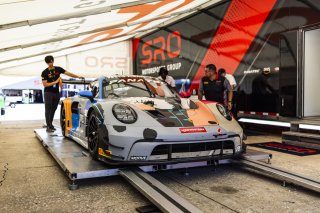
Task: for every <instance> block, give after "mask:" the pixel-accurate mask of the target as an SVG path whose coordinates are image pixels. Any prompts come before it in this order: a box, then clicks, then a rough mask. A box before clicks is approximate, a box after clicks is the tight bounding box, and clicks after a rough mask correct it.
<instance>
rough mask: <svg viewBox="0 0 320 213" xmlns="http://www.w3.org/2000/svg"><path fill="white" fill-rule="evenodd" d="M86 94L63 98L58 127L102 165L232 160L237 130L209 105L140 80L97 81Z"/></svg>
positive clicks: (238, 145)
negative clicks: (59, 125) (102, 163)
mask: <svg viewBox="0 0 320 213" xmlns="http://www.w3.org/2000/svg"><path fill="white" fill-rule="evenodd" d="M90 87H91V88H92V91H80V92H79V96H74V97H70V98H66V99H65V100H64V101H63V103H62V107H61V118H60V122H61V129H62V132H63V135H64V136H66V137H69V138H71V139H73V140H74V141H76V142H77V143H79V144H80V145H81V146H83V147H84V148H86V149H88V151H89V152H90V155H91V156H92V157H93V158H94V159H98V160H101V161H104V162H106V163H108V164H118V165H119V164H121V165H122V164H138V165H146V164H161V163H165V164H168V163H178V162H188V161H203V160H208V161H209V160H215V159H221V158H232V157H235V156H238V155H240V154H241V153H242V151H243V149H244V144H243V130H242V128H241V127H240V125H239V124H238V122H237V121H236V120H234V119H233V117H232V116H231V115H230V114H229V113H228V112H227V111H226V110H225V108H224V107H223V106H222V105H220V104H218V103H215V102H209V101H192V100H189V99H185V98H181V97H180V96H179V95H178V94H177V93H176V92H175V91H174V90H173V89H172V88H170V87H169V86H168V85H167V84H166V83H165V82H162V81H160V80H159V79H157V78H153V77H146V76H117V77H114V78H106V77H100V78H99V79H97V80H95V81H93V82H92V83H91V85H90Z"/></svg>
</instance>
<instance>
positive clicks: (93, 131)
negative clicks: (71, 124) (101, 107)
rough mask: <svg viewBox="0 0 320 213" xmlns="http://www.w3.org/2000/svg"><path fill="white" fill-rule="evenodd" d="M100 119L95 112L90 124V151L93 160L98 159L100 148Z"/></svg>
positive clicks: (91, 115) (90, 118)
mask: <svg viewBox="0 0 320 213" xmlns="http://www.w3.org/2000/svg"><path fill="white" fill-rule="evenodd" d="M98 129H99V127H98V119H97V115H96V113H95V111H93V112H92V113H91V114H90V117H89V123H88V150H89V153H90V155H91V157H92V158H93V159H98V148H99V147H98V146H99V134H98Z"/></svg>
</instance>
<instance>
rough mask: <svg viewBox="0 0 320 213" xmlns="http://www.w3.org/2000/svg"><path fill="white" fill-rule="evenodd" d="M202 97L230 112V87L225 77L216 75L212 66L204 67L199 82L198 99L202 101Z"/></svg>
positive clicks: (215, 70) (214, 67) (215, 69)
mask: <svg viewBox="0 0 320 213" xmlns="http://www.w3.org/2000/svg"><path fill="white" fill-rule="evenodd" d="M203 95H204V96H205V98H206V100H208V101H214V102H218V103H221V104H223V105H224V106H225V107H226V108H228V109H229V110H231V107H232V104H231V103H232V88H231V85H230V83H229V81H228V80H227V79H226V78H225V77H223V76H218V75H217V68H216V66H215V65H214V64H208V65H207V66H206V68H205V76H204V77H203V78H202V79H201V81H200V84H199V92H198V99H199V100H202V98H203Z"/></svg>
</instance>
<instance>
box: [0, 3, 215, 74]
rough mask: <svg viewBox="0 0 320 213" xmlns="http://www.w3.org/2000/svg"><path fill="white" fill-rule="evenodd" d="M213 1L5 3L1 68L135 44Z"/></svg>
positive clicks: (0, 9) (0, 21) (0, 30)
mask: <svg viewBox="0 0 320 213" xmlns="http://www.w3.org/2000/svg"><path fill="white" fill-rule="evenodd" d="M207 2H210V3H215V2H217V0H215V1H212V0H211V1H210V0H163V1H160V0H108V1H106V0H103V1H93V0H86V1H80V0H68V1H65V0H55V1H52V0H32V1H25V0H23V1H22V0H15V1H10V0H0V14H1V19H0V69H3V68H8V67H11V66H16V65H17V64H19V63H20V64H21V63H24V61H22V60H25V59H27V60H39V59H38V58H37V57H39V56H41V55H43V54H51V53H55V52H65V54H70V53H72V52H79V51H83V50H86V49H92V48H97V47H101V46H105V45H109V44H112V43H115V42H119V41H121V40H126V39H130V38H132V37H133V36H134V35H136V34H137V33H139V32H143V31H146V30H150V29H156V28H159V27H161V23H163V22H165V21H167V20H169V19H170V20H171V19H172V18H176V17H179V16H180V15H185V14H188V13H190V12H192V11H197V10H198V9H199V8H200V7H201V6H202V5H203V4H205V3H207ZM33 58H36V59H33Z"/></svg>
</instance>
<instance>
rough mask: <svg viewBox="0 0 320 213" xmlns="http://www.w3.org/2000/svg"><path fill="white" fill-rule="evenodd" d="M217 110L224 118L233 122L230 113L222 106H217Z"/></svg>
mask: <svg viewBox="0 0 320 213" xmlns="http://www.w3.org/2000/svg"><path fill="white" fill-rule="evenodd" d="M216 106H217V109H218V111H219V112H220V113H221V115H222V116H223V117H225V119H227V120H228V121H231V120H232V116H231V115H230V113H229V111H228V110H226V108H225V107H224V106H222V105H221V104H217V105H216Z"/></svg>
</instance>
